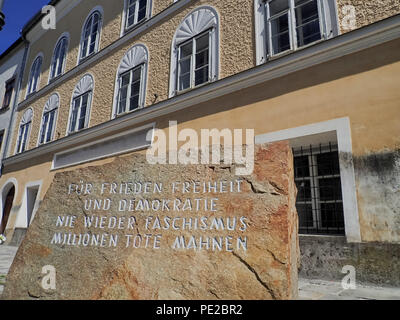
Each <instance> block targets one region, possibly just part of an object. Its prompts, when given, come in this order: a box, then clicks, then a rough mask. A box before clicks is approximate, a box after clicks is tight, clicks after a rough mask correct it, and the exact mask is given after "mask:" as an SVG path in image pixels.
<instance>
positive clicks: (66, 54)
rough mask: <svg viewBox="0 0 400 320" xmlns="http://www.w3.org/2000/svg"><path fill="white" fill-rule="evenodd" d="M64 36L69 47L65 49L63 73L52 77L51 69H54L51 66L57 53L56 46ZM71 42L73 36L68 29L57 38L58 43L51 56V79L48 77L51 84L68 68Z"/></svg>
mask: <svg viewBox="0 0 400 320" xmlns="http://www.w3.org/2000/svg"><path fill="white" fill-rule="evenodd" d="M63 37H66V38H67V47H66V50H65V58H64V62H63V66H62V71H61V73H60V74H59V75H57V76H55V77H54V78H52V77H51V71H52V70H51V68H52V65H53V60H54V54H55V53H56V48H57V45H58V43H59V42H60V40H61V39H62V38H63ZM70 42H71V37H70V34H69V32H67V31H66V32H63V33H62V34H61V35H60V36H59V37H58V39H57V41H56V44H55V46H54V49H53V54H52V56H51V60H50V67H49V79H48V81H47V84H50V83H51V82H53V81H54V80H56V79H57V78H59V77H61V76H62V75H63V74H64V73H65V69H66V67H67V60H68V51H69V45H70Z"/></svg>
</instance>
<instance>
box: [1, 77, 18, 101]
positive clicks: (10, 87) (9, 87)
mask: <svg viewBox="0 0 400 320" xmlns="http://www.w3.org/2000/svg"><path fill="white" fill-rule="evenodd" d="M14 87H15V78H13V79H11V80H8V81H7V82H6V91H5V93H4V99H3V106H2V108H8V107H9V106H10V103H11V98H12V95H13V92H14Z"/></svg>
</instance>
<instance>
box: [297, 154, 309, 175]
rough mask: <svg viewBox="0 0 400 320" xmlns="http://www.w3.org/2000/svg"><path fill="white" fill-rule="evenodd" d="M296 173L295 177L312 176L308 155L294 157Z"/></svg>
mask: <svg viewBox="0 0 400 320" xmlns="http://www.w3.org/2000/svg"><path fill="white" fill-rule="evenodd" d="M294 175H295V178H302V177H309V176H310V166H309V163H308V156H301V157H295V158H294Z"/></svg>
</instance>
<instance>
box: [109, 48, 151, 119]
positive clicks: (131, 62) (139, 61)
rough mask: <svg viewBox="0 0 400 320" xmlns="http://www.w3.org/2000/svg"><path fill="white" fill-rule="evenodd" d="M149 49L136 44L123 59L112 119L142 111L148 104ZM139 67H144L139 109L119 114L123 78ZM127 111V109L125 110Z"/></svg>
mask: <svg viewBox="0 0 400 320" xmlns="http://www.w3.org/2000/svg"><path fill="white" fill-rule="evenodd" d="M148 52H149V51H148V49H147V47H146V46H145V45H144V44H136V45H134V46H133V47H132V48H130V49H129V50H128V52H127V53H126V54H125V55H124V57H123V58H122V59H121V62H120V64H119V67H118V70H117V74H116V79H115V90H114V102H113V113H112V118H116V117H117V116H121V115H123V114H126V113H129V112H134V111H136V110H139V109H142V108H144V106H145V103H146V90H147V72H148V63H149V53H148ZM138 66H141V67H142V72H141V78H140V93H139V107H138V109H135V110H132V111H129V110H128V111H125V112H124V113H121V114H118V108H119V104H118V102H119V94H120V87H121V76H122V75H124V74H125V73H126V72H129V71H131V70H133V69H135V68H137V67H138ZM125 110H127V108H125Z"/></svg>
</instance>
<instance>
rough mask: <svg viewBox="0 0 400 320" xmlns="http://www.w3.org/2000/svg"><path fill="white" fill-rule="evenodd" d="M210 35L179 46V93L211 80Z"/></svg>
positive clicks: (207, 33)
mask: <svg viewBox="0 0 400 320" xmlns="http://www.w3.org/2000/svg"><path fill="white" fill-rule="evenodd" d="M209 66H210V34H209V32H206V33H205V34H203V35H200V36H198V37H195V38H193V39H191V40H189V41H188V42H186V43H184V44H182V45H180V46H179V62H178V91H182V90H186V89H189V88H194V87H196V86H198V85H201V84H203V83H205V82H208V81H209V80H210V74H209Z"/></svg>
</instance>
